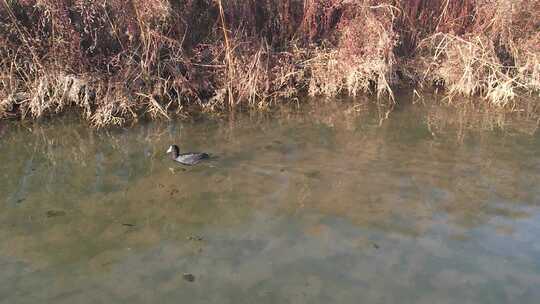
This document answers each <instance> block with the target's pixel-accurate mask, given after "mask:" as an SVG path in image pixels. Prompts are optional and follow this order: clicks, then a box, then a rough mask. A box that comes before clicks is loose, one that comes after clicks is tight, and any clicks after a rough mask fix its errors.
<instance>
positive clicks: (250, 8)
mask: <svg viewBox="0 0 540 304" xmlns="http://www.w3.org/2000/svg"><path fill="white" fill-rule="evenodd" d="M535 11H536V12H538V11H540V1H537V0H521V1H509V0H498V1H483V0H476V1H473V0H461V1H457V0H437V1H427V0H415V1H397V0H394V1H391V0H385V1H367V0H364V1H356V2H351V1H339V0H329V1H322V0H310V1H293V0H272V1H265V2H261V1H234V0H230V1H217V2H215V1H206V0H198V1H191V0H190V1H188V0H183V1H175V2H172V1H165V0H152V1H146V0H145V1H139V0H134V1H128V2H127V4H126V2H124V1H83V0H76V1H48V0H43V1H32V0H28V1H4V2H1V3H0V118H9V117H21V118H25V119H29V118H30V119H32V118H39V117H42V116H46V115H51V114H56V113H61V112H63V111H64V110H65V109H67V108H77V109H79V111H80V112H81V115H82V116H83V117H84V118H85V119H86V120H88V121H89V122H90V123H91V124H92V125H93V126H95V127H104V126H109V125H123V124H125V123H126V122H129V121H134V120H137V119H139V118H140V117H143V116H144V117H149V118H152V119H160V118H165V119H168V118H172V117H174V116H177V115H183V114H184V113H185V112H186V109H188V108H190V109H196V110H197V111H221V110H225V109H230V108H232V107H252V108H267V107H270V106H272V105H273V104H276V103H281V102H288V101H291V100H298V98H299V97H302V96H306V95H309V96H324V97H335V96H340V95H348V96H357V95H359V94H375V95H377V96H378V97H379V98H380V100H382V101H386V102H390V103H391V102H395V101H396V99H395V97H394V92H395V91H396V89H398V88H401V87H406V88H410V89H411V90H414V93H415V94H418V95H421V94H422V93H421V92H422V91H423V90H429V91H432V90H435V91H438V92H440V93H441V94H445V95H446V96H448V97H449V99H448V100H455V99H457V98H460V97H471V96H478V97H479V98H478V102H479V103H487V104H492V105H494V106H497V107H503V108H507V109H509V110H513V109H515V108H516V104H520V103H521V99H522V97H521V96H525V97H528V96H530V95H531V94H532V95H534V96H538V93H539V91H540V31H539V28H538V27H539V24H540V17H538V15H537V14H535V13H534V12H535Z"/></svg>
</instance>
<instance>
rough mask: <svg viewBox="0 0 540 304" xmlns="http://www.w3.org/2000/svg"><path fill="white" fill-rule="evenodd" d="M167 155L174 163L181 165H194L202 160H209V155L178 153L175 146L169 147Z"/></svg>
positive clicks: (178, 149) (178, 150)
mask: <svg viewBox="0 0 540 304" xmlns="http://www.w3.org/2000/svg"><path fill="white" fill-rule="evenodd" d="M167 154H170V155H171V159H172V160H174V161H175V162H179V163H181V164H182V165H188V166H192V165H196V164H198V163H199V162H200V161H202V160H204V159H209V158H210V155H209V154H207V153H198V152H189V153H180V148H178V146H177V145H171V146H170V147H169V150H167Z"/></svg>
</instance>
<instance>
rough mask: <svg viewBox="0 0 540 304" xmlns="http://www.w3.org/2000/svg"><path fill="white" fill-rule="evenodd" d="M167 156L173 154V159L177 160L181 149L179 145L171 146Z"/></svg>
mask: <svg viewBox="0 0 540 304" xmlns="http://www.w3.org/2000/svg"><path fill="white" fill-rule="evenodd" d="M167 154H171V157H172V158H177V157H178V155H179V154H180V148H178V146H177V145H171V146H170V147H169V149H168V150H167Z"/></svg>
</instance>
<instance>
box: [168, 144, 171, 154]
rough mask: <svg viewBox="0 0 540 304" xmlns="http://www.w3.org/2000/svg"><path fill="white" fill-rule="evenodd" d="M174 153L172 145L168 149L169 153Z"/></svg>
mask: <svg viewBox="0 0 540 304" xmlns="http://www.w3.org/2000/svg"><path fill="white" fill-rule="evenodd" d="M169 153H172V146H170V147H169V150H167V154H169Z"/></svg>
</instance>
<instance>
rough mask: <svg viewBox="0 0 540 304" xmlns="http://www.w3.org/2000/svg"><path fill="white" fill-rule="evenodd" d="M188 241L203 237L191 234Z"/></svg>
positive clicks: (200, 239) (199, 239) (198, 239)
mask: <svg viewBox="0 0 540 304" xmlns="http://www.w3.org/2000/svg"><path fill="white" fill-rule="evenodd" d="M186 239H187V240H188V241H202V240H203V237H202V236H199V235H190V236H188V237H187V238H186Z"/></svg>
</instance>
